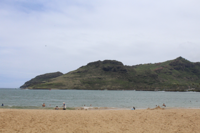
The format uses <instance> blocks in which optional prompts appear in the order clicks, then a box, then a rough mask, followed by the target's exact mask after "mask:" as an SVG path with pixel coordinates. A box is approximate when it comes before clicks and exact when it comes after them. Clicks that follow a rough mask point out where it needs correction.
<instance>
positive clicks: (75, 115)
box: [0, 109, 200, 133]
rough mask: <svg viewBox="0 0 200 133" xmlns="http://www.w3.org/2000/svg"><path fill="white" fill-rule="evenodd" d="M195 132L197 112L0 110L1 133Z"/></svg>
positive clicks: (198, 126) (199, 120)
mask: <svg viewBox="0 0 200 133" xmlns="http://www.w3.org/2000/svg"><path fill="white" fill-rule="evenodd" d="M29 132H30V133H54V132H57V133H122V132H123V133H179V132H180V133H198V132H200V110H199V109H164V110H163V109H154V110H149V109H144V110H34V109H32V110H28V109H0V133H29Z"/></svg>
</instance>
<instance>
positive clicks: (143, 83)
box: [20, 57, 200, 91]
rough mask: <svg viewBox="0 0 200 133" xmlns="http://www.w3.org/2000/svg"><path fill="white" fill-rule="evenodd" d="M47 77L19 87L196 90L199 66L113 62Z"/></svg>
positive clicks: (175, 62) (199, 85) (179, 61)
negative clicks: (130, 64) (126, 64)
mask: <svg viewBox="0 0 200 133" xmlns="http://www.w3.org/2000/svg"><path fill="white" fill-rule="evenodd" d="M54 74H55V73H54ZM54 74H53V75H54ZM48 75H51V74H44V75H40V76H37V77H35V78H34V79H32V80H30V81H28V82H26V83H25V84H24V85H22V86H21V87H20V88H29V89H83V90H84V89H87V90H105V89H106V90H142V91H161V90H163V91H188V90H189V91H190V90H194V91H200V63H199V62H197V63H193V62H190V61H188V60H186V59H184V58H182V57H178V58H176V59H174V60H169V61H166V62H162V63H155V64H151V63H149V64H140V65H135V66H125V65H123V63H121V62H119V61H115V60H104V61H96V62H91V63H88V64H87V65H86V66H82V67H80V68H79V69H77V70H74V71H71V72H69V73H67V74H62V73H56V76H48ZM40 77H42V78H40Z"/></svg>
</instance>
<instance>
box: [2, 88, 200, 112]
mask: <svg viewBox="0 0 200 133" xmlns="http://www.w3.org/2000/svg"><path fill="white" fill-rule="evenodd" d="M63 102H65V103H66V105H67V107H70V108H73V107H83V106H84V105H85V106H90V104H91V105H92V106H93V107H114V108H132V107H133V106H135V107H136V108H148V107H149V108H154V107H155V106H156V105H160V106H161V105H162V104H163V103H165V104H166V105H167V107H172V108H174V107H175V108H200V93H199V92H159V91H157V92H155V91H100V90H20V89H0V104H1V103H4V105H5V107H6V108H25V109H26V108H27V109H43V108H42V107H41V106H42V104H43V103H45V104H46V108H47V109H52V108H54V107H55V106H59V107H61V106H62V103H63ZM5 107H4V108H5Z"/></svg>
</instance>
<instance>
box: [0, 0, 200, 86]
mask: <svg viewBox="0 0 200 133" xmlns="http://www.w3.org/2000/svg"><path fill="white" fill-rule="evenodd" d="M199 4H200V2H199V1H197V0H190V1H188V0H173V1H172V0H170V1H158V0H155V1H148V0H141V1H135V0H125V1H121V0H115V1H113V0H87V1H82V0H74V1H71V0H67V1H64V0H60V1H47V0H43V1H41V0H40V1H39V0H36V1H27V0H12V1H11V0H8V1H0V31H1V32H0V61H1V62H0V63H1V66H0V69H1V70H3V71H1V72H0V75H4V77H5V75H6V77H7V78H6V79H7V80H9V78H8V77H10V80H11V81H12V80H13V77H17V76H18V75H20V77H19V81H20V82H19V83H18V84H19V86H20V85H21V84H23V83H24V82H25V81H26V80H29V79H30V78H33V77H34V76H36V75H38V74H43V73H47V72H53V71H59V70H60V71H61V72H64V73H66V72H68V71H71V70H74V69H76V68H78V67H80V66H82V65H86V64H87V63H88V62H90V61H96V60H104V59H114V60H119V61H122V62H123V63H124V64H126V65H135V64H140V63H150V62H161V61H165V60H169V59H174V58H176V57H178V56H183V57H185V58H187V59H189V60H191V61H199V56H200V54H199V50H198V47H199V43H200V38H199V35H200V26H199V23H200V17H199V16H200V9H199V7H198V5H199ZM13 73H15V74H14V75H13ZM22 79H23V80H24V79H26V80H25V81H22ZM16 84H17V83H16ZM16 84H15V85H12V84H11V85H10V86H7V87H16ZM0 87H4V85H1V83H0Z"/></svg>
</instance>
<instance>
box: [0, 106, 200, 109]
mask: <svg viewBox="0 0 200 133" xmlns="http://www.w3.org/2000/svg"><path fill="white" fill-rule="evenodd" d="M158 107H159V108H162V109H166V110H168V109H200V107H199V108H194V107H188V108H185V107H162V106H158ZM156 108H157V107H155V108H149V107H148V108H136V110H148V109H156ZM0 109H22V110H23V109H25V110H28V109H30V110H55V107H38V106H3V107H2V106H0ZM131 109H132V108H117V107H90V106H89V107H87V106H85V107H67V108H66V110H131ZM59 110H63V107H59Z"/></svg>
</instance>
